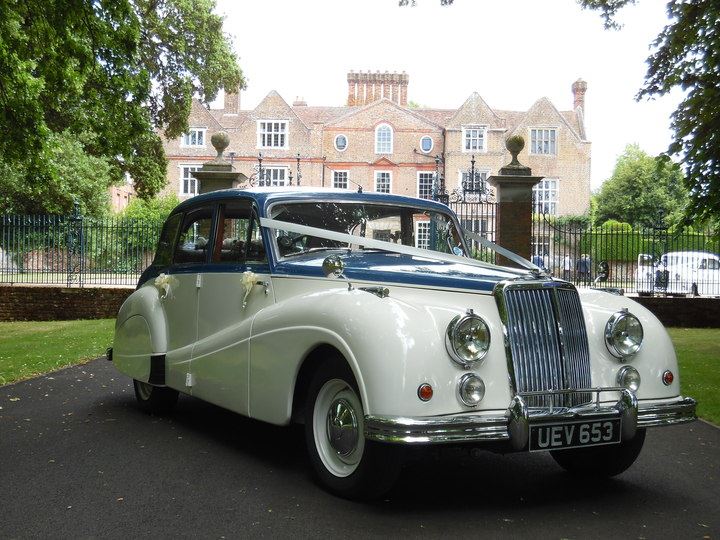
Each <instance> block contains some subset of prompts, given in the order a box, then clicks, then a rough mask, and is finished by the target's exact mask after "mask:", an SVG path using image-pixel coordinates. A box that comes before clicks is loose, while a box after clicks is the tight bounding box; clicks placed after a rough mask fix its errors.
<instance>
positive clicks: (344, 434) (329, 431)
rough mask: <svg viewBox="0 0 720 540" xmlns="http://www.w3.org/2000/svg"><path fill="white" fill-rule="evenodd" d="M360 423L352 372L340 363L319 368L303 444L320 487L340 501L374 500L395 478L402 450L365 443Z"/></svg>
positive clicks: (361, 414) (360, 409)
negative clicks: (343, 498)
mask: <svg viewBox="0 0 720 540" xmlns="http://www.w3.org/2000/svg"><path fill="white" fill-rule="evenodd" d="M364 424H365V422H364V409H363V405H362V401H361V400H360V398H359V392H358V390H357V385H356V382H355V378H354V377H353V375H352V372H351V371H350V369H349V368H348V367H347V365H346V364H344V362H342V361H340V360H334V361H328V362H326V363H324V364H323V365H322V366H321V367H320V369H319V370H318V371H317V372H316V373H315V375H314V377H313V379H312V381H311V383H310V388H309V392H308V402H307V406H306V410H305V441H306V444H307V447H308V453H309V455H310V460H311V461H312V464H313V468H314V470H315V473H316V474H317V476H318V478H319V480H320V482H321V483H322V484H323V486H325V487H326V488H327V489H328V490H329V491H331V492H333V493H335V494H336V495H340V496H341V497H346V498H350V499H372V498H376V497H379V496H381V495H382V494H384V493H385V492H386V491H388V490H389V489H390V488H391V487H392V485H393V484H394V483H395V480H396V479H397V477H398V475H399V473H400V467H401V455H400V451H401V449H400V448H398V447H395V446H391V445H386V444H381V443H377V442H374V441H367V440H365V436H364Z"/></svg>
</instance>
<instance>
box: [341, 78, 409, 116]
mask: <svg viewBox="0 0 720 540" xmlns="http://www.w3.org/2000/svg"><path fill="white" fill-rule="evenodd" d="M409 81H410V77H409V75H408V74H407V73H405V72H404V71H403V72H402V73H398V72H396V71H395V72H393V73H390V72H389V71H386V72H385V73H380V72H379V71H376V72H375V73H372V72H370V71H368V72H367V73H363V72H362V71H361V72H359V73H355V72H354V71H351V72H349V73H348V74H347V82H348V98H347V104H348V106H349V107H355V106H361V105H367V104H368V103H372V102H373V101H377V100H380V99H383V98H387V99H390V100H392V101H394V102H395V103H397V104H399V105H402V106H403V107H406V106H407V87H408V82H409Z"/></svg>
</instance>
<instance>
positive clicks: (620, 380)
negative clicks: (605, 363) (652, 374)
mask: <svg viewBox="0 0 720 540" xmlns="http://www.w3.org/2000/svg"><path fill="white" fill-rule="evenodd" d="M617 384H618V386H622V387H623V388H627V389H628V390H630V391H631V392H633V393H635V392H637V391H638V388H640V374H639V373H638V370H637V369H635V368H634V367H632V366H625V367H623V368H621V369H620V371H618V374H617Z"/></svg>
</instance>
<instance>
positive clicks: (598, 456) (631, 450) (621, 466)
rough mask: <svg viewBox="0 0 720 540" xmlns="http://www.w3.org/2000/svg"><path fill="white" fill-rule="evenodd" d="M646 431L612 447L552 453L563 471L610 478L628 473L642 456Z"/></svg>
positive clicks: (639, 430)
mask: <svg viewBox="0 0 720 540" xmlns="http://www.w3.org/2000/svg"><path fill="white" fill-rule="evenodd" d="M644 442H645V430H644V429H638V430H637V432H636V433H635V436H634V437H633V438H632V439H630V440H629V441H624V442H621V443H620V444H614V445H610V446H593V447H591V448H578V449H575V450H555V451H554V452H550V455H551V456H552V457H553V459H554V460H555V461H556V462H557V464H558V465H560V466H561V467H562V468H563V469H565V470H566V471H568V472H569V473H571V474H574V475H578V476H593V477H599V478H603V477H604V478H609V477H611V476H616V475H618V474H620V473H622V472H624V471H626V470H627V469H628V468H629V467H630V466H631V465H632V464H633V463H635V460H636V459H637V458H638V456H639V455H640V451H641V450H642V447H643V443H644Z"/></svg>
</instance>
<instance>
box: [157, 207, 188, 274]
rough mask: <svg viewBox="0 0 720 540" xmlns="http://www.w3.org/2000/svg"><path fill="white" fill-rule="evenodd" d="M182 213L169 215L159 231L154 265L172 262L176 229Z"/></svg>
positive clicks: (178, 226) (165, 264)
mask: <svg viewBox="0 0 720 540" xmlns="http://www.w3.org/2000/svg"><path fill="white" fill-rule="evenodd" d="M182 217H183V216H182V214H175V215H173V216H170V217H169V218H168V220H167V221H166V222H165V225H164V226H163V230H162V232H161V233H160V241H159V242H158V247H157V251H155V259H154V260H153V264H154V265H155V266H168V265H169V264H170V263H171V262H172V254H173V247H174V246H175V239H176V238H177V233H178V229H179V228H180V223H181V221H182Z"/></svg>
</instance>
